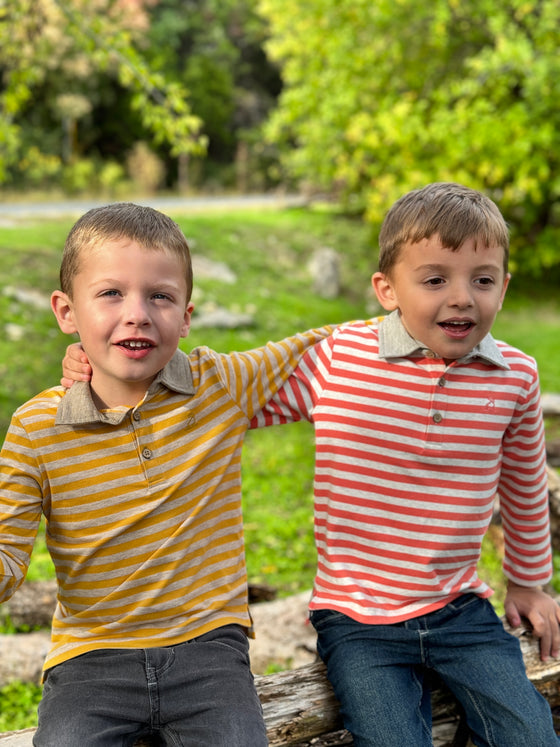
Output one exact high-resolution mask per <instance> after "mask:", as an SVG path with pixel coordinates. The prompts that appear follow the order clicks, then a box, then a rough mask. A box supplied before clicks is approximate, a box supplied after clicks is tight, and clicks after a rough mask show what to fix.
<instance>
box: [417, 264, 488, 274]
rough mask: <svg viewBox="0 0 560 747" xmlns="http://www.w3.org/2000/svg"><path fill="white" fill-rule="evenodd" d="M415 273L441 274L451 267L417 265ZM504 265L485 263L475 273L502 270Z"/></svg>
mask: <svg viewBox="0 0 560 747" xmlns="http://www.w3.org/2000/svg"><path fill="white" fill-rule="evenodd" d="M412 269H413V271H414V272H426V271H427V272H441V271H442V270H448V269H449V265H447V264H425V265H422V264H421V265H417V266H416V267H413V268H412ZM501 269H502V265H501V264H500V263H498V262H496V263H495V264H493V263H488V262H487V263H485V264H482V265H477V266H476V267H474V268H473V270H474V271H475V272H491V271H495V270H501Z"/></svg>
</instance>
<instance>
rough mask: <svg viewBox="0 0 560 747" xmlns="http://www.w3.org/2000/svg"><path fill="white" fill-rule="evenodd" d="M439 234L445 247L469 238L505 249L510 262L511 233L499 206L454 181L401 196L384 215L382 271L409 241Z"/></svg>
mask: <svg viewBox="0 0 560 747" xmlns="http://www.w3.org/2000/svg"><path fill="white" fill-rule="evenodd" d="M435 234H438V235H439V238H440V239H441V243H442V244H443V246H444V247H446V248H448V249H452V250H456V249H458V248H459V247H460V246H461V245H462V244H463V243H464V242H465V241H466V240H467V239H470V238H474V239H475V240H476V243H477V245H481V246H484V247H489V246H500V247H502V248H503V250H504V272H505V273H506V274H507V271H508V261H509V232H508V227H507V224H506V222H505V220H504V218H503V216H502V214H501V213H500V210H499V209H498V207H497V205H496V204H495V203H494V202H493V201H492V200H491V199H490V198H489V197H486V195H484V194H482V192H478V191H476V190H474V189H470V188H469V187H464V186H463V185H461V184H455V183H453V182H434V183H433V184H428V185H427V186H425V187H423V188H422V189H415V190H412V191H411V192H408V193H407V194H405V195H404V196H403V197H401V198H400V199H398V200H397V201H396V202H395V203H394V204H393V206H392V207H391V208H390V210H389V212H388V213H387V215H386V216H385V220H384V221H383V225H382V226H381V231H380V234H379V246H380V254H379V270H380V272H383V273H384V274H386V275H387V274H389V273H390V272H391V270H392V269H393V267H394V266H395V264H396V262H397V261H398V258H399V252H400V250H401V248H402V246H403V245H404V244H406V243H412V244H415V243H417V242H419V241H422V239H429V238H430V237H431V236H433V235H435Z"/></svg>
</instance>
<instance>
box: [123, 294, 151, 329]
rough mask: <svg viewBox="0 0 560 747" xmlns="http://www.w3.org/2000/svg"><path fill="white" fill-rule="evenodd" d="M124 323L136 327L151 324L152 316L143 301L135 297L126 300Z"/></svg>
mask: <svg viewBox="0 0 560 747" xmlns="http://www.w3.org/2000/svg"><path fill="white" fill-rule="evenodd" d="M124 321H125V322H126V324H135V325H136V326H141V325H145V324H149V322H150V314H149V312H148V307H147V305H146V303H145V301H144V300H143V299H140V298H134V297H129V298H127V299H126V304H125V310H124Z"/></svg>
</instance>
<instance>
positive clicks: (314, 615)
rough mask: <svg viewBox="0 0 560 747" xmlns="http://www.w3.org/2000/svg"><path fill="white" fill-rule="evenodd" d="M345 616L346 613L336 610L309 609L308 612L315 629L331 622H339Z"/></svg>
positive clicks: (324, 626)
mask: <svg viewBox="0 0 560 747" xmlns="http://www.w3.org/2000/svg"><path fill="white" fill-rule="evenodd" d="M345 618H346V615H344V614H343V613H342V612H337V611H336V610H311V612H310V614H309V619H310V620H311V624H312V625H313V627H314V628H315V630H317V631H318V630H320V629H322V628H326V627H327V626H328V625H330V624H332V623H337V622H341V621H342V620H344V619H345Z"/></svg>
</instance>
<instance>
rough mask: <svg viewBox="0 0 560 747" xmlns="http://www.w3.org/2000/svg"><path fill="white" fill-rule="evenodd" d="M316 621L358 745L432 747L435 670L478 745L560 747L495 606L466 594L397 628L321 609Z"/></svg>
mask: <svg viewBox="0 0 560 747" xmlns="http://www.w3.org/2000/svg"><path fill="white" fill-rule="evenodd" d="M311 621H312V623H313V626H314V627H315V629H316V630H317V634H318V641H317V646H318V651H319V655H320V657H321V658H322V659H323V661H324V662H325V664H326V666H327V673H328V677H329V680H330V681H331V684H332V686H333V689H334V692H335V694H336V697H337V698H338V700H339V701H340V705H341V714H342V717H343V720H344V725H345V727H346V728H347V729H348V731H350V732H351V734H352V736H353V738H354V745H355V747H405V746H406V747H408V746H409V745H410V746H412V745H414V747H424V746H428V745H432V744H433V743H432V722H431V704H430V698H429V688H428V684H427V678H429V677H430V676H432V677H433V673H434V672H436V673H437V674H438V675H439V676H440V678H441V679H442V680H443V681H444V682H445V683H446V684H447V686H448V687H449V689H450V690H451V692H452V693H453V694H454V695H455V697H456V698H457V700H458V701H459V702H460V703H461V705H462V707H463V709H464V711H465V717H466V721H467V724H468V727H469V729H470V733H471V740H472V741H473V742H474V744H476V745H479V746H483V745H484V747H552V746H553V745H554V746H555V747H558V745H559V744H560V740H559V739H558V737H557V736H556V733H555V731H554V727H553V723H552V715H551V712H550V707H549V705H548V703H547V701H546V700H545V699H544V698H543V697H542V695H541V694H540V693H539V692H538V691H537V690H536V689H535V687H534V686H533V684H532V683H531V682H530V681H529V679H528V678H527V675H526V673H525V666H524V664H523V657H522V655H521V649H520V647H519V642H518V641H517V639H516V638H515V637H514V636H512V635H510V634H509V633H507V632H506V631H505V630H504V627H503V625H502V622H501V620H500V618H499V617H498V616H497V615H496V613H495V612H494V609H493V607H492V605H491V604H490V602H488V600H485V599H481V598H479V597H478V596H476V595H474V594H466V595H464V596H462V597H459V598H458V599H456V600H455V601H454V602H452V603H450V604H448V605H447V606H446V607H444V608H443V609H441V610H438V611H436V612H432V613H430V614H428V615H424V616H422V617H417V618H413V619H412V620H407V621H405V622H402V623H394V624H391V625H367V624H364V623H359V622H356V621H355V620H352V619H351V618H350V617H347V616H346V615H343V614H342V613H340V612H335V611H333V610H315V611H313V612H312V613H311Z"/></svg>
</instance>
